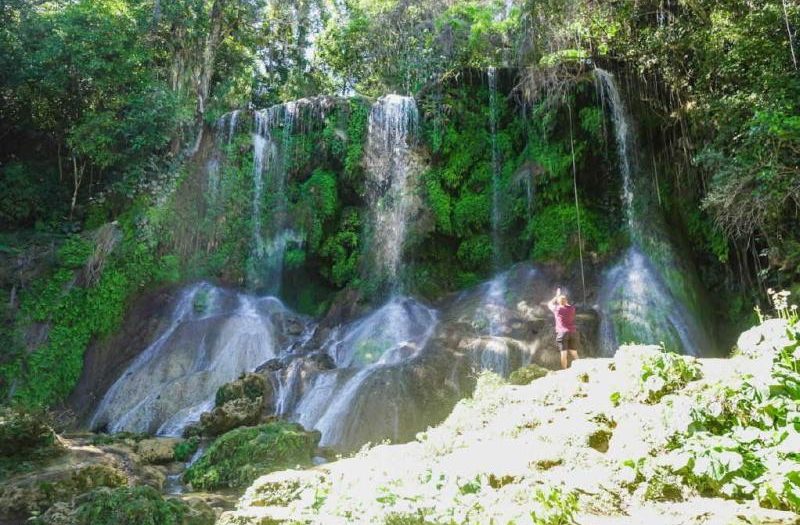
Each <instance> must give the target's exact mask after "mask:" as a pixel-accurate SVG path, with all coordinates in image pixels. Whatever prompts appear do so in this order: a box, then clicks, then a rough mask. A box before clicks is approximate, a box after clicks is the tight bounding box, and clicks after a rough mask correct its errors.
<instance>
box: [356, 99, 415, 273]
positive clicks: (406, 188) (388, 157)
mask: <svg viewBox="0 0 800 525" xmlns="http://www.w3.org/2000/svg"><path fill="white" fill-rule="evenodd" d="M418 121H419V114H418V112H417V104H416V102H415V101H414V99H413V98H412V97H403V96H399V95H387V96H385V97H383V98H381V99H380V100H378V101H377V102H376V103H375V104H374V105H373V106H372V110H371V111H370V115H369V133H368V137H367V149H366V155H367V175H368V176H367V201H368V203H369V206H370V209H371V210H372V213H373V221H372V222H373V232H372V236H371V237H372V242H373V246H372V252H373V253H374V254H375V259H376V260H375V263H376V267H377V269H378V271H380V272H383V275H382V276H381V277H384V278H387V279H388V280H389V281H390V282H393V283H396V282H397V277H398V269H399V266H400V260H401V258H402V255H403V244H404V242H405V237H406V228H407V225H408V216H409V215H410V213H411V211H412V206H413V185H414V183H415V180H414V177H415V175H416V174H417V171H418V170H417V169H416V167H415V165H414V161H413V159H412V153H411V142H412V140H413V138H414V136H415V134H416V130H417V126H418Z"/></svg>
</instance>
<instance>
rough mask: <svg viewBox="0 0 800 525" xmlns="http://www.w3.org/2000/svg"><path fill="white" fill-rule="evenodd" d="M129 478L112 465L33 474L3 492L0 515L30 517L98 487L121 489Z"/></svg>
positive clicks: (0, 499) (6, 487) (70, 468)
mask: <svg viewBox="0 0 800 525" xmlns="http://www.w3.org/2000/svg"><path fill="white" fill-rule="evenodd" d="M127 483H128V478H127V477H126V476H125V474H124V473H123V472H122V471H120V470H119V469H117V468H115V467H112V466H110V465H103V464H98V465H89V466H86V467H83V468H76V467H75V466H72V465H70V464H65V465H64V466H63V467H62V468H60V469H58V470H55V471H48V470H45V471H42V472H34V473H33V474H31V475H28V476H25V477H24V478H22V479H19V480H18V482H14V483H7V484H6V485H5V486H4V487H2V488H0V515H2V514H8V515H22V516H26V515H30V514H31V513H34V512H42V511H44V510H46V509H48V508H49V507H51V506H52V505H54V504H56V503H59V502H61V503H70V502H71V501H72V500H73V499H74V498H76V497H78V496H80V495H81V494H84V493H86V492H89V491H91V490H94V489H96V488H98V487H112V488H114V487H120V486H123V485H126V484H127Z"/></svg>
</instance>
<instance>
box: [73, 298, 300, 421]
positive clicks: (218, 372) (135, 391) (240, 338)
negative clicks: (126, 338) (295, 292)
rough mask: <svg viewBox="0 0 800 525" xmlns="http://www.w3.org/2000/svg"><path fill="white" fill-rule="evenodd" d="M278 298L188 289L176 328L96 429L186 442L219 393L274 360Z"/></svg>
mask: <svg viewBox="0 0 800 525" xmlns="http://www.w3.org/2000/svg"><path fill="white" fill-rule="evenodd" d="M284 312H285V308H284V307H283V305H282V304H281V303H280V301H278V300H277V299H274V298H269V297H268V298H256V297H253V296H249V295H243V294H235V293H233V292H228V291H225V290H222V289H219V288H216V287H213V286H211V285H210V284H207V283H200V284H196V285H193V286H190V287H188V288H186V289H185V290H184V291H183V292H182V293H181V295H180V297H179V299H178V301H177V303H176V306H175V308H174V309H173V311H172V315H171V318H170V323H169V325H168V326H167V328H166V330H164V332H163V333H161V334H160V335H159V336H158V337H157V338H156V340H155V341H153V343H151V344H150V346H148V347H147V349H145V350H144V351H143V352H142V353H141V354H139V356H138V357H137V358H136V359H135V360H134V361H133V362H132V363H131V364H130V365H129V366H128V367H127V368H126V369H125V370H124V371H123V372H122V374H121V375H120V377H119V378H118V379H117V380H116V382H115V383H114V384H113V385H112V386H111V388H109V390H108V391H107V392H106V394H105V395H104V397H103V398H102V400H101V402H100V403H99V405H98V407H97V410H96V411H95V413H94V415H93V417H92V419H91V421H90V424H89V426H90V428H92V429H98V428H107V429H108V431H110V432H121V431H129V432H146V433H156V434H160V435H180V434H181V432H182V430H183V429H184V428H185V427H186V426H187V425H188V424H190V423H192V422H195V421H197V419H198V418H199V416H200V414H201V413H202V412H204V411H207V410H209V409H210V408H212V407H213V404H214V396H215V394H216V391H217V389H218V388H219V387H220V386H222V385H223V384H225V383H227V382H230V381H233V380H234V379H236V378H237V377H239V375H240V374H242V373H243V372H247V371H251V370H254V369H255V368H256V367H257V366H258V365H260V364H262V363H264V362H265V361H267V360H268V359H270V358H272V357H275V356H276V355H277V352H278V339H277V333H276V332H277V328H276V326H275V324H274V323H273V321H272V317H273V315H277V314H283V313H284Z"/></svg>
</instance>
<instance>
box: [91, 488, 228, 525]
mask: <svg viewBox="0 0 800 525" xmlns="http://www.w3.org/2000/svg"><path fill="white" fill-rule="evenodd" d="M75 523H77V524H78V525H84V524H86V525H89V524H91V525H210V524H212V523H214V515H213V512H212V513H210V514H206V515H203V514H198V513H195V512H192V510H191V509H190V508H189V506H188V505H187V504H186V503H183V502H181V501H180V500H177V499H172V498H164V497H163V496H161V494H160V493H159V492H158V491H157V490H155V489H154V488H152V487H147V486H141V487H120V488H117V489H114V490H97V491H94V492H91V493H90V494H89V495H88V496H87V497H86V498H85V502H84V503H82V504H81V505H80V506H79V507H78V508H77V510H76V511H75Z"/></svg>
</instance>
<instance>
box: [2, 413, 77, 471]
mask: <svg viewBox="0 0 800 525" xmlns="http://www.w3.org/2000/svg"><path fill="white" fill-rule="evenodd" d="M49 420H50V418H49V417H48V415H47V414H46V413H45V412H44V411H42V410H28V409H24V408H22V407H0V480H1V479H3V478H6V477H8V476H10V475H11V474H14V473H16V472H22V471H29V470H32V469H33V468H34V467H35V466H36V465H37V464H38V463H40V462H41V461H43V460H47V459H49V458H52V457H55V456H58V455H59V454H61V453H62V452H63V448H62V447H61V445H60V444H59V443H58V440H57V438H56V434H55V432H54V431H53V428H52V426H51V425H50V423H49Z"/></svg>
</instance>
